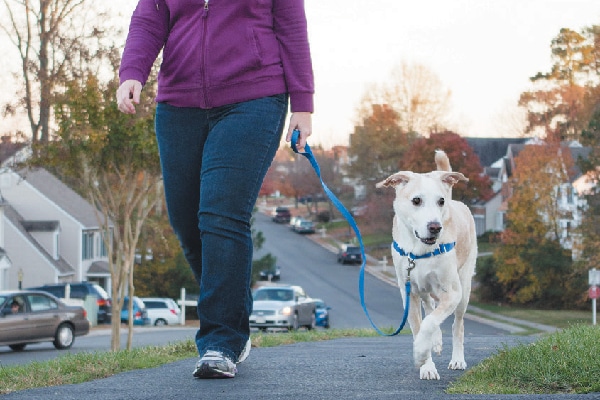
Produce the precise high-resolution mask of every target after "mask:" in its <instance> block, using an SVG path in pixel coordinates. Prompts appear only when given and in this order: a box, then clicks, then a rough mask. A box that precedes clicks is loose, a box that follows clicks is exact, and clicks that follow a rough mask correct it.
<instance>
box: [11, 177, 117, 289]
mask: <svg viewBox="0 0 600 400" xmlns="http://www.w3.org/2000/svg"><path fill="white" fill-rule="evenodd" d="M0 193H1V195H2V199H3V200H4V206H3V207H2V208H3V215H2V218H1V219H0V227H1V228H0V232H2V233H3V239H4V245H3V248H4V251H5V253H6V254H7V255H8V257H9V258H10V260H11V262H12V266H11V267H9V268H8V269H7V272H5V273H4V275H0V276H2V277H3V278H4V279H1V280H0V289H15V288H17V287H19V286H22V287H24V288H26V287H31V286H39V285H43V284H47V283H56V282H78V281H92V282H96V283H98V284H99V285H100V286H102V287H104V288H105V289H108V288H110V285H111V282H110V279H111V278H110V271H109V265H108V257H107V251H106V248H105V246H104V241H103V240H102V229H101V227H100V225H99V223H98V221H97V219H96V213H95V211H94V209H93V207H92V205H91V204H90V203H89V202H87V201H86V200H85V199H84V198H83V197H81V196H80V195H79V194H77V193H75V192H74V191H73V190H71V189H70V188H69V187H67V186H66V185H65V184H64V183H63V182H61V181H60V180H59V179H58V178H56V177H55V176H54V175H52V174H51V173H50V172H48V171H47V170H45V169H43V168H39V169H23V170H19V171H14V170H12V169H10V168H2V169H1V170H0ZM0 244H1V243H0ZM0 263H1V259H0ZM0 268H2V267H1V266H0Z"/></svg>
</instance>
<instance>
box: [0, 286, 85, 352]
mask: <svg viewBox="0 0 600 400" xmlns="http://www.w3.org/2000/svg"><path fill="white" fill-rule="evenodd" d="M89 331H90V322H89V321H88V320H87V313H86V311H85V309H84V308H83V307H79V306H68V305H66V304H65V303H63V302H62V301H61V300H60V299H58V298H56V297H55V296H52V295H51V294H49V293H46V292H41V291H35V290H15V291H3V292H0V345H1V346H8V347H10V348H11V349H13V350H14V351H20V350H23V349H24V348H25V346H27V345H28V344H31V343H38V342H52V344H54V347H56V348H57V349H59V350H63V349H68V348H70V347H71V346H72V345H73V342H74V341H75V337H76V336H83V335H86V334H87V333H88V332H89Z"/></svg>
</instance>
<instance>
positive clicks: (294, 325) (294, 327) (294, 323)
mask: <svg viewBox="0 0 600 400" xmlns="http://www.w3.org/2000/svg"><path fill="white" fill-rule="evenodd" d="M299 327H300V325H298V314H294V318H293V319H292V325H290V326H288V331H297V330H298V328H299Z"/></svg>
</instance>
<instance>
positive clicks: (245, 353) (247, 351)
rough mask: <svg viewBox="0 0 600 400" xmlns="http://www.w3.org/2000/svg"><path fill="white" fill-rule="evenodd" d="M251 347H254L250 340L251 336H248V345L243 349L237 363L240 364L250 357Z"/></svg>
mask: <svg viewBox="0 0 600 400" xmlns="http://www.w3.org/2000/svg"><path fill="white" fill-rule="evenodd" d="M251 348H252V343H251V342H250V338H248V341H247V342H246V345H245V346H244V350H242V354H240V358H239V359H238V361H237V362H236V364H239V363H241V362H243V361H244V360H245V359H246V358H248V356H249V355H250V349H251Z"/></svg>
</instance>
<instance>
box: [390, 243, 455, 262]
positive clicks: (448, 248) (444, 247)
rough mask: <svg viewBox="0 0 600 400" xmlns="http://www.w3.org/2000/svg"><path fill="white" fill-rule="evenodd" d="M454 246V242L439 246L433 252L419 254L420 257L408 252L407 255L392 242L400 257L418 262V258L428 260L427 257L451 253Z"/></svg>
mask: <svg viewBox="0 0 600 400" xmlns="http://www.w3.org/2000/svg"><path fill="white" fill-rule="evenodd" d="M455 245H456V242H452V243H444V244H440V245H439V246H438V247H437V248H436V249H435V250H434V251H430V252H429V253H425V254H421V255H416V254H413V253H410V252H408V253H407V252H406V251H404V250H403V249H401V248H400V246H398V243H396V242H395V241H394V249H395V250H396V251H397V252H398V253H399V254H400V255H401V256H408V258H410V259H411V260H418V259H420V258H429V257H433V256H439V255H440V254H444V253H448V252H449V251H451V250H452V249H453V248H454V246H455Z"/></svg>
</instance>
